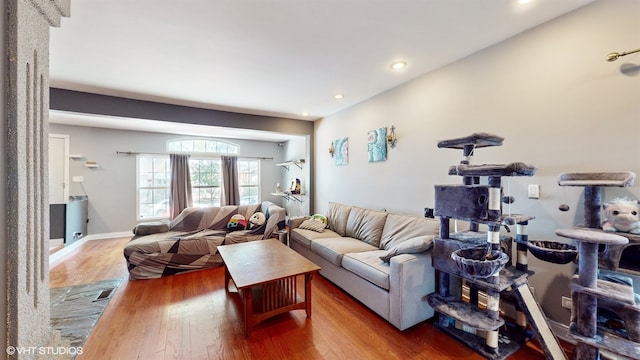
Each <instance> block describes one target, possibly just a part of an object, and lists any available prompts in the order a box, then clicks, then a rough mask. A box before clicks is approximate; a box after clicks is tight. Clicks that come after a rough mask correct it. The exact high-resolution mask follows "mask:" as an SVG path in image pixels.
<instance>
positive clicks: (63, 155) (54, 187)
mask: <svg viewBox="0 0 640 360" xmlns="http://www.w3.org/2000/svg"><path fill="white" fill-rule="evenodd" d="M68 198H69V135H59V134H49V203H50V204H64V203H66V202H67V199H68Z"/></svg>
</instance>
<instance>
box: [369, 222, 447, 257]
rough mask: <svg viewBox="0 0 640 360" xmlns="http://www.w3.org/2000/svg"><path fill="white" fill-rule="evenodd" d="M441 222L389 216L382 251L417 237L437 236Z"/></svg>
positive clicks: (384, 231)
mask: <svg viewBox="0 0 640 360" xmlns="http://www.w3.org/2000/svg"><path fill="white" fill-rule="evenodd" d="M439 228H440V221H438V220H436V219H430V218H425V217H416V216H407V215H397V214H389V215H387V218H386V221H385V224H384V228H383V229H382V237H381V239H380V246H379V247H380V249H385V250H389V249H390V248H391V247H393V246H395V245H397V244H398V243H401V242H403V241H406V240H409V239H411V238H414V237H416V236H422V235H437V234H438V229H439Z"/></svg>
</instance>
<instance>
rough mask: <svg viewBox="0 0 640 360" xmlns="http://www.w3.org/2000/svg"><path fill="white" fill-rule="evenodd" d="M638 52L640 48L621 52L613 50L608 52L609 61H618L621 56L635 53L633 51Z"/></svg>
mask: <svg viewBox="0 0 640 360" xmlns="http://www.w3.org/2000/svg"><path fill="white" fill-rule="evenodd" d="M637 52H640V49H635V50H631V51H623V52H621V53H617V52H612V53H609V54H607V61H609V62H611V61H616V60H618V58H619V57H621V56H627V55H629V54H633V53H637Z"/></svg>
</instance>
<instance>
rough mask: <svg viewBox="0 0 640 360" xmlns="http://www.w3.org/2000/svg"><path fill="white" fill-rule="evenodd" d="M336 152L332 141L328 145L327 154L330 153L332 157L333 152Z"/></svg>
mask: <svg viewBox="0 0 640 360" xmlns="http://www.w3.org/2000/svg"><path fill="white" fill-rule="evenodd" d="M335 153H336V148H335V147H333V141H332V142H331V146H329V154H331V157H333V154H335Z"/></svg>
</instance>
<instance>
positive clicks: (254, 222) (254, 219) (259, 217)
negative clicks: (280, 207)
mask: <svg viewBox="0 0 640 360" xmlns="http://www.w3.org/2000/svg"><path fill="white" fill-rule="evenodd" d="M265 221H267V217H266V216H264V214H263V213H261V212H259V211H258V212H257V213H255V214H253V215H251V217H250V218H249V223H248V225H249V229H251V230H253V229H255V228H257V227H258V226H260V225H262V224H264V222H265Z"/></svg>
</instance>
